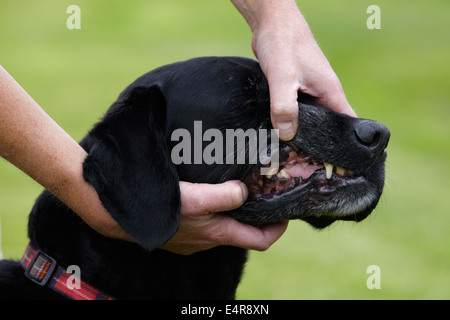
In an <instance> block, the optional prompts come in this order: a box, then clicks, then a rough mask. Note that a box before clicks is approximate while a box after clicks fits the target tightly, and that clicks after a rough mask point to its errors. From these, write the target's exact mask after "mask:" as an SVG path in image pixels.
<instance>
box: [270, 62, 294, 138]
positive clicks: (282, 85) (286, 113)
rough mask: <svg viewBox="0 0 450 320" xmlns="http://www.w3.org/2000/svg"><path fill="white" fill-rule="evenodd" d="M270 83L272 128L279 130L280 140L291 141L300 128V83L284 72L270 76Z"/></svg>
mask: <svg viewBox="0 0 450 320" xmlns="http://www.w3.org/2000/svg"><path fill="white" fill-rule="evenodd" d="M281 71H282V69H281ZM268 83H269V92H270V118H271V121H272V126H273V127H274V129H278V130H279V132H278V135H279V137H280V139H282V140H291V139H292V138H293V137H294V136H295V134H296V133H297V128H298V103H297V90H298V83H297V81H296V80H295V77H289V76H286V73H283V72H281V74H280V72H277V73H275V74H269V76H268Z"/></svg>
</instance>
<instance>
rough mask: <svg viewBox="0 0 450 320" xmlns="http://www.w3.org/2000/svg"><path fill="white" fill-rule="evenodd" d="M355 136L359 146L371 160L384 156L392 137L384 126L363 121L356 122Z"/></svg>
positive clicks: (370, 121)
mask: <svg viewBox="0 0 450 320" xmlns="http://www.w3.org/2000/svg"><path fill="white" fill-rule="evenodd" d="M354 134H355V138H356V141H357V145H358V146H359V147H360V148H361V149H363V150H364V152H365V153H366V154H367V156H368V158H370V159H373V158H375V157H377V156H379V155H381V154H383V152H384V149H386V147H387V144H388V142H389V138H390V136H391V133H390V131H389V129H388V128H387V127H386V126H385V125H384V124H382V123H380V122H376V121H372V120H362V119H358V121H355V123H354Z"/></svg>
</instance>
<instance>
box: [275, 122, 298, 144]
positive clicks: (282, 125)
mask: <svg viewBox="0 0 450 320" xmlns="http://www.w3.org/2000/svg"><path fill="white" fill-rule="evenodd" d="M275 129H278V130H279V131H278V136H279V137H280V139H282V140H291V139H292V138H293V137H294V136H295V134H296V132H295V130H294V123H293V122H278V123H277V124H275Z"/></svg>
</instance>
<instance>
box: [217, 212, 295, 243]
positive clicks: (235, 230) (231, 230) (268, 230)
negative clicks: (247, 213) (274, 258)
mask: <svg viewBox="0 0 450 320" xmlns="http://www.w3.org/2000/svg"><path fill="white" fill-rule="evenodd" d="M229 220H230V221H228V226H227V230H226V231H225V232H224V233H223V234H225V235H226V236H227V237H226V238H225V239H223V242H224V244H225V245H232V246H236V247H240V248H244V249H250V250H258V251H265V250H267V249H268V248H269V247H270V246H271V245H272V244H273V243H274V242H275V241H277V240H278V239H279V238H280V237H281V236H282V235H283V233H284V232H285V231H286V229H287V226H288V221H287V220H284V221H280V222H277V223H272V224H268V225H265V226H263V227H261V228H257V227H254V226H251V225H248V224H245V223H241V222H239V221H237V220H234V219H229Z"/></svg>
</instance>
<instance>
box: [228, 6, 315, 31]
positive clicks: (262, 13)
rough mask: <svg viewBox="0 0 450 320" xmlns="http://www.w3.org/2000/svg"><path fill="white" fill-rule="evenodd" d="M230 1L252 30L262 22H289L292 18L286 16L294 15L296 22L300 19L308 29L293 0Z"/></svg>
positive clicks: (273, 23)
mask: <svg viewBox="0 0 450 320" xmlns="http://www.w3.org/2000/svg"><path fill="white" fill-rule="evenodd" d="M231 2H232V3H233V4H234V6H235V7H236V9H237V10H238V11H239V12H240V13H241V15H242V16H243V17H244V18H245V20H246V21H247V24H248V25H249V26H250V29H251V30H252V32H255V31H256V29H257V28H259V26H260V25H261V24H262V23H265V24H271V25H273V26H275V25H279V24H283V23H289V22H290V21H292V20H291V19H290V18H289V17H288V16H295V20H296V22H299V21H300V22H301V23H302V24H303V25H304V27H305V29H306V30H309V28H308V24H307V22H306V20H305V19H303V17H302V15H301V13H300V11H299V10H298V8H297V5H296V3H295V1H294V0H282V1H279V0H231ZM287 31H292V30H289V29H288V30H287Z"/></svg>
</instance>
